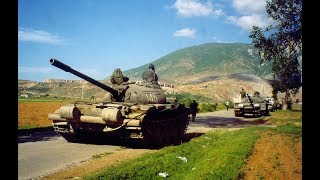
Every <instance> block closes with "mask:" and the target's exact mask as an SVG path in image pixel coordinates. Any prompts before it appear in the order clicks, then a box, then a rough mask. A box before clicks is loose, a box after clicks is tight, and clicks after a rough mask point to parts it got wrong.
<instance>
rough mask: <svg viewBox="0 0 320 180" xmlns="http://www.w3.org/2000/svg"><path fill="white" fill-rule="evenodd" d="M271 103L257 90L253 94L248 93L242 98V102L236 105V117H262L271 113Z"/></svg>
mask: <svg viewBox="0 0 320 180" xmlns="http://www.w3.org/2000/svg"><path fill="white" fill-rule="evenodd" d="M268 105H269V103H267V102H266V101H265V100H264V99H263V98H261V97H260V93H259V92H257V91H256V92H255V93H254V95H253V96H251V95H249V94H247V95H246V97H244V98H242V99H241V102H239V103H236V104H235V106H234V114H235V116H236V117H247V116H253V117H261V116H262V115H269V107H268Z"/></svg>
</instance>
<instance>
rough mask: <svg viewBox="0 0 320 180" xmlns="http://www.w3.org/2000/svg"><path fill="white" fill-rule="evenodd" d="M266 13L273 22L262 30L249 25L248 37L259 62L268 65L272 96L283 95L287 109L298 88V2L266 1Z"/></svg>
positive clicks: (299, 38) (300, 42) (299, 51)
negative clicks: (292, 95) (270, 70)
mask: <svg viewBox="0 0 320 180" xmlns="http://www.w3.org/2000/svg"><path fill="white" fill-rule="evenodd" d="M266 11H267V14H268V16H269V18H271V19H273V20H274V23H273V24H272V25H270V26H268V27H267V28H265V29H261V28H259V27H257V26H253V28H252V31H251V33H250V35H249V37H250V38H251V39H252V43H253V45H254V47H256V48H257V49H258V51H259V55H260V57H261V63H263V62H264V61H271V62H272V64H273V66H272V72H273V76H274V79H275V80H276V81H273V82H274V83H272V87H273V92H274V93H275V94H274V96H275V98H276V94H277V92H278V91H280V92H285V102H286V104H287V105H288V108H289V109H290V108H291V106H290V105H291V103H292V102H291V97H290V94H296V93H297V92H298V90H299V88H300V87H301V86H302V81H301V74H302V70H301V66H300V65H301V62H302V22H301V20H302V0H269V1H267V4H266Z"/></svg>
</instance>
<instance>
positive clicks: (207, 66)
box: [123, 43, 272, 84]
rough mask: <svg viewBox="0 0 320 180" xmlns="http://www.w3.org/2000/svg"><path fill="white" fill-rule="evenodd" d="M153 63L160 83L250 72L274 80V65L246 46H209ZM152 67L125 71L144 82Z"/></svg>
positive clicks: (192, 47)
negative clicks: (264, 61)
mask: <svg viewBox="0 0 320 180" xmlns="http://www.w3.org/2000/svg"><path fill="white" fill-rule="evenodd" d="M150 63H153V64H154V65H155V67H156V72H157V74H158V75H159V77H160V80H162V81H165V82H170V83H175V84H180V83H187V81H189V80H190V79H203V80H212V79H214V78H216V77H217V76H224V75H230V74H237V73H246V74H252V75H256V76H259V77H261V78H271V73H272V71H271V68H272V66H271V63H265V64H262V65H260V59H259V55H258V52H257V50H256V49H254V48H253V47H252V46H251V45H248V44H242V43H207V44H202V45H197V46H191V47H187V48H184V49H180V50H177V51H175V52H172V53H170V54H168V55H166V56H164V57H162V58H160V59H158V60H155V61H153V62H150ZM148 65H149V64H146V65H143V66H140V67H137V68H134V69H130V70H127V71H124V72H123V73H124V75H126V76H128V77H129V78H131V79H141V76H142V73H143V71H144V70H145V69H147V68H148Z"/></svg>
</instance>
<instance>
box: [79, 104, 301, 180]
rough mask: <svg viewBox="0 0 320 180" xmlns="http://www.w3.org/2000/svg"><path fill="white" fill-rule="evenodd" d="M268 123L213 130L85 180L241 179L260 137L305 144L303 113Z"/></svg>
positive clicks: (285, 113) (276, 116) (280, 116)
mask: <svg viewBox="0 0 320 180" xmlns="http://www.w3.org/2000/svg"><path fill="white" fill-rule="evenodd" d="M265 120H266V121H268V122H269V123H271V124H276V125H277V126H276V127H261V126H260V127H257V126H256V127H248V128H244V129H240V130H237V131H228V130H213V131H210V132H208V133H206V134H204V135H202V136H200V137H197V138H194V139H192V140H191V141H190V142H187V143H183V144H182V145H180V146H170V147H166V148H163V149H161V150H159V151H157V152H155V153H152V154H148V155H145V156H142V157H140V158H139V159H135V160H130V161H126V162H124V163H121V164H120V165H117V166H110V167H107V168H105V169H104V170H102V171H100V172H97V173H95V174H92V175H89V176H86V177H85V179H161V178H163V177H162V176H167V177H169V178H171V179H221V178H223V179H239V178H240V179H241V177H244V174H245V173H246V168H244V167H245V166H246V162H247V160H248V158H249V157H250V156H251V155H252V151H253V147H254V145H255V143H256V141H257V139H259V137H260V136H261V134H265V133H266V132H272V134H279V135H281V136H285V137H288V138H289V139H290V141H291V142H292V144H295V143H299V142H300V143H301V141H302V125H301V124H302V116H301V112H300V111H287V110H285V111H276V112H272V115H271V116H270V117H265ZM291 146H292V147H293V145H291ZM292 151H295V150H293V149H292ZM295 153H296V152H295ZM281 156H282V154H278V155H277V156H275V158H276V159H275V160H274V161H275V162H276V161H277V162H278V164H279V166H278V167H277V168H279V167H280V165H281V164H283V163H281V162H280V158H281ZM275 170H276V169H275ZM159 173H160V174H159ZM161 175H162V176H161ZM259 177H260V178H263V177H264V176H263V175H261V176H259Z"/></svg>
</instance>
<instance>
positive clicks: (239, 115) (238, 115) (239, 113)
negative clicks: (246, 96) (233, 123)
mask: <svg viewBox="0 0 320 180" xmlns="http://www.w3.org/2000/svg"><path fill="white" fill-rule="evenodd" d="M234 115H235V116H236V117H241V116H243V113H241V111H234Z"/></svg>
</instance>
